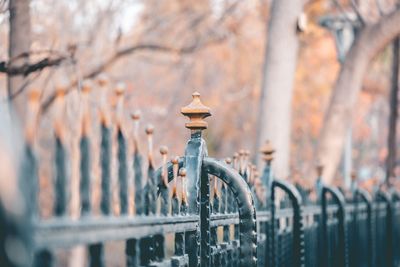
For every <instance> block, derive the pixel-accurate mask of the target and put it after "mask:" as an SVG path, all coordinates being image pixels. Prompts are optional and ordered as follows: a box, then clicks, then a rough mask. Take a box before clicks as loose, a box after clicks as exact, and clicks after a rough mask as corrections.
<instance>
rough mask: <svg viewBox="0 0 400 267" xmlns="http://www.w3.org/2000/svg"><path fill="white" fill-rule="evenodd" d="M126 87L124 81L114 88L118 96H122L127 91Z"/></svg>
mask: <svg viewBox="0 0 400 267" xmlns="http://www.w3.org/2000/svg"><path fill="white" fill-rule="evenodd" d="M125 88H126V86H125V84H124V83H118V84H117V85H116V86H115V89H114V91H115V94H116V95H117V96H122V95H123V94H124V92H125Z"/></svg>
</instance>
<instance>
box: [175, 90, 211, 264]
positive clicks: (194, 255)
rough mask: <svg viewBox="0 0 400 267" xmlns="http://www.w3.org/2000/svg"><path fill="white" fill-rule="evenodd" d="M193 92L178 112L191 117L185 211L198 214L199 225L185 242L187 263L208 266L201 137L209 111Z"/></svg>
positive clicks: (207, 190)
mask: <svg viewBox="0 0 400 267" xmlns="http://www.w3.org/2000/svg"><path fill="white" fill-rule="evenodd" d="M192 96H193V101H192V102H191V103H190V104H189V105H188V106H186V107H183V108H182V109H181V113H182V114H183V115H185V116H187V117H188V118H189V119H190V121H189V122H187V123H186V124H185V126H186V128H188V129H190V131H191V136H190V140H189V142H188V144H187V146H186V150H185V164H184V165H185V167H186V170H187V186H188V188H187V191H188V192H187V194H188V213H189V214H196V215H198V214H200V229H199V230H197V233H196V232H194V233H191V234H190V235H189V236H188V238H189V240H188V243H189V246H190V247H191V248H192V251H190V254H189V265H190V266H197V265H198V264H199V263H200V266H210V264H211V262H210V221H209V220H210V182H209V179H208V175H207V174H205V173H202V171H201V165H202V161H203V158H204V156H206V155H207V147H206V144H205V141H204V140H203V138H202V131H203V130H204V129H206V128H207V122H205V121H204V120H203V119H204V118H206V117H208V116H211V112H210V108H208V107H206V106H204V105H203V103H201V101H200V94H199V93H197V92H196V93H193V95H192ZM200 241H201V243H200ZM199 249H200V251H198V250H199ZM199 252H200V257H201V261H200V262H199V259H198V256H199Z"/></svg>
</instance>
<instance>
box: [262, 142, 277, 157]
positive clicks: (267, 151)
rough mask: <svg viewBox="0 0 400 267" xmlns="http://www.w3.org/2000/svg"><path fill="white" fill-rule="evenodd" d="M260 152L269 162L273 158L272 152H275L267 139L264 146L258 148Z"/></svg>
mask: <svg viewBox="0 0 400 267" xmlns="http://www.w3.org/2000/svg"><path fill="white" fill-rule="evenodd" d="M260 152H261V153H262V154H263V155H264V156H263V158H264V160H265V161H267V162H270V161H271V160H273V159H274V157H273V154H274V153H275V149H274V148H273V147H272V145H271V142H270V141H269V140H267V141H266V142H265V144H264V146H263V147H262V148H261V149H260Z"/></svg>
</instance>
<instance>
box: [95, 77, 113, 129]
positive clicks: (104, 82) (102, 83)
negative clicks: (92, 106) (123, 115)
mask: <svg viewBox="0 0 400 267" xmlns="http://www.w3.org/2000/svg"><path fill="white" fill-rule="evenodd" d="M96 81H97V84H98V85H99V89H100V90H99V95H100V99H99V115H100V122H101V124H102V125H104V126H106V127H109V126H110V121H111V120H110V111H109V108H108V101H107V93H108V83H109V80H108V78H107V76H106V75H105V74H101V75H100V76H99V77H98V78H97V80H96Z"/></svg>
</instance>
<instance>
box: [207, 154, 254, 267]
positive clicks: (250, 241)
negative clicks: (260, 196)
mask: <svg viewBox="0 0 400 267" xmlns="http://www.w3.org/2000/svg"><path fill="white" fill-rule="evenodd" d="M203 170H204V171H205V172H206V173H208V174H211V175H214V176H216V177H218V178H219V179H221V180H222V181H223V182H225V183H226V184H227V186H228V187H229V188H230V189H231V190H232V192H233V194H234V197H235V199H236V202H237V204H238V210H239V229H240V266H243V267H244V266H246V267H247V266H256V265H257V230H256V211H255V207H254V201H253V196H252V195H251V192H250V189H249V187H248V185H247V183H246V182H245V181H244V180H243V178H242V177H241V176H240V174H239V173H238V172H237V171H235V170H234V169H233V168H232V167H230V166H229V165H227V164H226V163H224V162H220V161H217V160H216V159H213V158H208V157H205V158H204V159H203Z"/></svg>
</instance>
